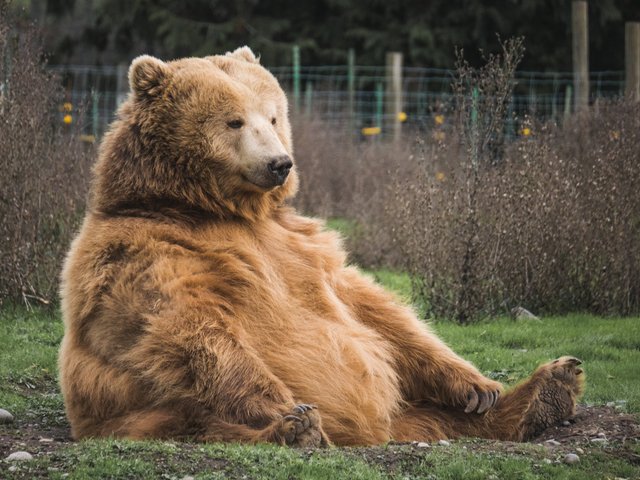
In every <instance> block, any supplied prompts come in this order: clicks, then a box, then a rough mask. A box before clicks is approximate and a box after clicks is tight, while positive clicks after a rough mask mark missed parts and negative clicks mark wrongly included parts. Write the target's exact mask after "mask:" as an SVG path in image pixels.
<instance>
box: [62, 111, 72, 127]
mask: <svg viewBox="0 0 640 480" xmlns="http://www.w3.org/2000/svg"><path fill="white" fill-rule="evenodd" d="M62 121H63V122H64V123H65V124H67V125H69V124H70V123H71V122H73V117H72V116H71V115H69V114H68V113H67V114H66V115H65V116H64V117H63V118H62Z"/></svg>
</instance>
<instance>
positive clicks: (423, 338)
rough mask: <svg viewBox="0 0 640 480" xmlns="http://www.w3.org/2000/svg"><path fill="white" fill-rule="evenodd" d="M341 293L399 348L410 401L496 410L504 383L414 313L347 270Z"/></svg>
mask: <svg viewBox="0 0 640 480" xmlns="http://www.w3.org/2000/svg"><path fill="white" fill-rule="evenodd" d="M335 289H336V293H337V295H338V297H339V298H340V299H341V300H342V301H343V302H344V303H345V304H346V305H347V306H349V308H350V309H351V311H352V312H353V313H354V314H355V315H356V317H357V318H358V319H359V320H360V321H361V322H362V323H364V324H365V325H367V326H369V327H370V328H373V329H374V330H375V331H376V332H378V333H379V334H380V335H381V336H382V337H384V338H385V339H386V340H387V341H389V342H390V343H391V345H392V346H393V347H394V349H395V352H394V353H395V358H396V371H397V372H398V374H399V376H400V379H401V384H402V388H403V394H404V397H405V399H406V400H408V401H410V402H412V401H428V402H430V403H432V404H436V405H441V406H448V407H454V408H457V409H460V410H463V411H464V412H465V413H471V412H477V413H483V412H485V411H487V410H488V409H490V408H491V407H493V406H494V405H495V403H496V401H497V399H498V398H499V395H500V392H501V391H502V385H501V384H500V383H499V382H496V381H494V380H491V379H489V378H486V377H485V376H483V375H482V374H481V373H480V372H479V371H478V370H477V369H476V368H475V367H474V366H473V365H472V364H471V363H469V362H467V361H466V360H464V359H462V358H460V357H459V356H458V355H456V354H455V353H454V352H453V351H452V350H451V349H450V348H449V347H448V346H447V345H446V344H445V343H444V342H443V341H442V340H440V339H439V338H438V337H437V336H436V335H435V334H433V333H431V332H430V331H429V330H428V328H427V327H426V325H425V324H424V323H422V322H420V321H419V320H418V319H417V318H416V316H415V314H414V313H413V311H412V310H411V309H409V308H408V307H404V306H401V305H399V304H398V302H397V301H396V299H395V298H394V297H393V296H392V295H390V294H389V293H387V292H386V291H385V290H384V289H383V288H381V287H380V286H378V285H376V284H375V283H374V282H373V281H371V280H369V279H368V278H366V277H364V276H363V275H362V274H360V272H359V271H358V270H357V269H355V268H351V267H349V268H345V269H343V270H342V272H341V273H340V275H339V276H338V278H337V280H336V282H335Z"/></svg>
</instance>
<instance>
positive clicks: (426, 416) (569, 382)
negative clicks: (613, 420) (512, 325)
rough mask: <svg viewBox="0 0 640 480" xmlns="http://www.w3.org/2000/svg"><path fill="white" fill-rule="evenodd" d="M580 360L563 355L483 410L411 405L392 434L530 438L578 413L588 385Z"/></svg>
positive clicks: (408, 437) (403, 437) (405, 436)
mask: <svg viewBox="0 0 640 480" xmlns="http://www.w3.org/2000/svg"><path fill="white" fill-rule="evenodd" d="M581 363H582V362H580V360H578V359H577V358H574V357H561V358H559V359H557V360H554V361H553V362H549V363H546V364H544V365H541V366H540V367H538V369H537V370H536V371H535V372H534V373H533V375H531V377H529V378H528V379H527V380H525V381H524V382H523V383H521V384H520V385H518V386H517V387H515V388H514V389H513V390H510V391H509V392H507V393H506V394H504V395H503V396H501V397H500V398H499V399H498V402H497V403H496V405H495V406H494V407H493V408H492V409H490V410H489V411H487V412H486V413H484V414H477V413H470V414H467V413H464V412H461V411H459V410H454V409H451V408H442V407H438V406H433V405H420V406H415V407H410V408H409V409H408V410H407V411H406V412H405V414H404V415H403V416H402V417H400V418H398V419H397V421H396V422H395V424H394V428H393V436H394V438H395V439H396V440H402V441H408V440H426V441H433V440H438V439H444V438H458V437H463V436H464V437H482V438H491V439H495V440H511V441H526V440H529V439H531V438H534V437H535V436H537V435H539V434H540V433H542V431H544V430H545V429H546V428H548V427H550V426H552V425H555V424H557V423H559V422H561V421H562V420H566V419H567V418H570V417H571V416H573V415H574V414H575V406H576V400H577V399H578V397H579V396H580V395H581V394H582V390H583V386H584V376H583V375H582V369H580V368H578V365H580V364H581Z"/></svg>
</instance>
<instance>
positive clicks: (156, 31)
mask: <svg viewBox="0 0 640 480" xmlns="http://www.w3.org/2000/svg"><path fill="white" fill-rule="evenodd" d="M14 6H15V7H17V9H20V7H22V8H24V9H25V10H24V17H25V18H31V19H35V20H37V21H38V22H39V24H40V25H42V26H44V27H45V39H46V43H47V45H50V46H51V47H52V48H51V52H52V54H53V57H52V61H53V62H54V63H74V64H116V63H119V62H124V63H128V62H129V61H130V60H131V58H133V57H135V56H136V55H139V54H142V53H148V54H154V55H156V56H159V57H161V58H175V57H180V56H189V55H208V54H211V53H212V52H220V51H226V50H232V49H234V48H236V47H237V46H238V45H244V44H247V45H250V46H251V47H252V48H253V49H255V51H257V52H259V53H260V54H261V55H262V57H263V63H264V64H266V65H270V66H277V65H284V64H290V62H291V46H292V45H293V44H298V45H300V47H301V58H302V62H303V64H307V65H322V64H344V63H346V51H347V49H349V48H354V49H355V51H356V56H357V58H358V63H359V64H362V65H381V64H383V63H384V55H385V53H386V52H388V51H401V52H403V53H404V54H405V63H406V64H407V65H410V66H425V67H445V68H448V67H451V66H453V63H454V60H455V57H454V47H455V46H458V47H461V48H463V49H465V50H466V51H467V52H468V53H467V57H468V59H469V60H470V62H471V63H472V65H476V66H477V65H479V64H480V63H481V57H480V55H479V54H478V49H482V50H484V51H492V50H495V49H496V47H497V46H498V43H497V40H496V37H495V33H496V32H497V33H499V34H500V35H501V36H502V37H503V38H508V37H511V36H516V35H517V36H524V37H525V38H526V48H527V51H528V55H527V57H526V58H525V60H524V63H523V65H522V67H523V68H524V69H528V70H555V71H568V70H570V69H571V37H570V30H569V24H570V12H571V0H507V1H502V0H490V1H487V0H429V1H428V2H425V1H419V0H395V1H391V2H390V1H387V0H319V1H314V2H300V1H297V0H237V1H233V2H230V1H227V0H213V1H209V0H185V1H181V2H174V1H170V0H155V1H152V0H22V1H17V0H16V1H15V2H14ZM639 20H640V3H639V2H638V1H637V0H598V1H591V2H589V22H590V24H591V25H590V27H591V28H590V34H589V40H590V50H591V68H592V69H593V70H622V69H623V65H624V49H623V48H622V46H623V45H624V28H623V26H622V25H623V22H625V21H639Z"/></svg>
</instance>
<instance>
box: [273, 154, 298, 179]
mask: <svg viewBox="0 0 640 480" xmlns="http://www.w3.org/2000/svg"><path fill="white" fill-rule="evenodd" d="M292 166H293V162H292V161H291V158H289V156H288V155H281V156H279V157H274V158H272V159H271V160H270V161H269V164H268V168H269V173H271V175H273V176H274V177H275V180H276V184H277V185H282V184H283V183H284V181H285V180H286V179H287V176H288V175H289V170H291V167H292Z"/></svg>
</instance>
